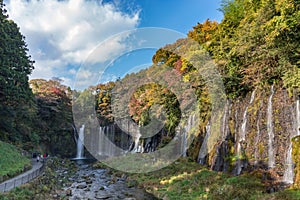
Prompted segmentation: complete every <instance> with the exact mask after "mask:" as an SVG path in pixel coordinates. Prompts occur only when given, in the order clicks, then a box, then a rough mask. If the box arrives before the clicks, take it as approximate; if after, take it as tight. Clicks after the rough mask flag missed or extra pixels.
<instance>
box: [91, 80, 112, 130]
mask: <svg viewBox="0 0 300 200" xmlns="http://www.w3.org/2000/svg"><path fill="white" fill-rule="evenodd" d="M114 86H115V84H114V83H113V82H109V83H106V84H99V85H97V86H96V87H95V88H93V89H94V90H95V91H96V95H95V96H96V107H95V109H96V113H97V117H98V119H99V122H100V124H101V125H105V124H107V123H110V122H112V121H113V116H112V108H111V103H112V102H111V101H112V99H111V98H112V90H113V88H114Z"/></svg>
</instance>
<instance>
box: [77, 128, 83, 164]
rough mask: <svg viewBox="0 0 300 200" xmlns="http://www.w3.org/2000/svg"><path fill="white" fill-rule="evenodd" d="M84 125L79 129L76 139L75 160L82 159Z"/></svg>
mask: <svg viewBox="0 0 300 200" xmlns="http://www.w3.org/2000/svg"><path fill="white" fill-rule="evenodd" d="M83 144H84V125H82V126H81V127H80V129H79V134H78V139H77V155H76V159H81V158H83V155H84V145H83Z"/></svg>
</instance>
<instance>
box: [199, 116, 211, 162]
mask: <svg viewBox="0 0 300 200" xmlns="http://www.w3.org/2000/svg"><path fill="white" fill-rule="evenodd" d="M210 128H211V126H210V123H209V122H208V123H207V125H206V127H205V129H206V135H205V138H204V140H203V142H202V145H201V148H200V151H199V154H198V163H199V164H201V165H204V164H205V160H206V159H205V157H206V156H207V154H208V148H207V143H208V138H209V136H210Z"/></svg>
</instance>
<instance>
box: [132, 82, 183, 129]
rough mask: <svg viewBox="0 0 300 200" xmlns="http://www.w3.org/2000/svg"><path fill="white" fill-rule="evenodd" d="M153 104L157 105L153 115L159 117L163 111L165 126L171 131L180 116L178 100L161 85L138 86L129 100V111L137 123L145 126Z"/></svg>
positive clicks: (149, 118) (149, 119) (148, 120)
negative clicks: (164, 113)
mask: <svg viewBox="0 0 300 200" xmlns="http://www.w3.org/2000/svg"><path fill="white" fill-rule="evenodd" d="M154 105H157V106H158V107H156V108H155V111H154V113H153V114H154V116H156V117H157V118H160V115H161V113H162V112H163V111H165V112H166V121H165V128H166V129H167V130H168V131H169V132H170V133H173V132H174V130H175V128H176V126H177V125H178V124H179V121H180V117H181V111H180V109H179V102H178V100H177V98H176V96H175V95H174V94H173V93H171V92H170V91H169V90H168V89H166V88H164V87H162V86H161V85H157V84H154V83H152V84H146V85H143V86H142V87H140V88H138V90H136V91H135V93H134V94H133V95H132V98H131V100H130V104H129V113H130V115H131V117H132V119H134V120H135V121H136V122H137V123H138V124H139V125H141V126H146V125H147V124H148V123H150V121H151V118H152V117H151V112H150V109H151V108H152V109H153V106H154Z"/></svg>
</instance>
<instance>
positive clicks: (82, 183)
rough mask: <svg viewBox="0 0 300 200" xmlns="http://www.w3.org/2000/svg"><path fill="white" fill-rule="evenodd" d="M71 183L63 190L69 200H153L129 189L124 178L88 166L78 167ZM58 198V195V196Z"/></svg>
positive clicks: (141, 191)
mask: <svg viewBox="0 0 300 200" xmlns="http://www.w3.org/2000/svg"><path fill="white" fill-rule="evenodd" d="M71 179H72V180H73V183H72V184H71V185H69V186H67V187H65V188H64V192H63V193H65V194H62V195H63V196H65V197H67V199H69V200H79V199H80V200H81V199H108V200H109V199H116V200H117V199H126V200H144V199H145V200H154V199H157V198H155V197H154V196H153V195H151V194H149V193H147V192H146V191H144V190H143V189H140V188H136V187H129V186H127V184H126V182H125V178H116V177H115V176H113V175H110V174H108V173H107V170H105V169H93V168H92V167H90V166H89V165H85V166H80V168H79V169H78V172H77V173H76V174H75V175H74V176H73V177H71ZM59 196H60V195H59Z"/></svg>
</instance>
